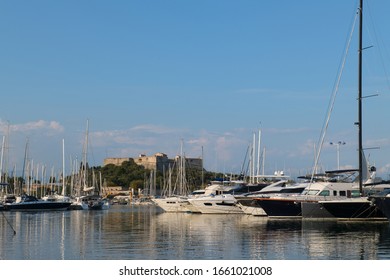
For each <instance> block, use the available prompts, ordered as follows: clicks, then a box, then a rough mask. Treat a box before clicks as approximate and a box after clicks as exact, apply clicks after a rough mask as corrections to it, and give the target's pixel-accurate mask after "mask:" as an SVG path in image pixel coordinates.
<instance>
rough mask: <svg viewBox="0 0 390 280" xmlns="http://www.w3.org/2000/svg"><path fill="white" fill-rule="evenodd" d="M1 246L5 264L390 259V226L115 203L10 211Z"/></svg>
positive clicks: (2, 219)
mask: <svg viewBox="0 0 390 280" xmlns="http://www.w3.org/2000/svg"><path fill="white" fill-rule="evenodd" d="M3 214H4V215H3ZM7 221H8V222H9V223H10V224H11V225H12V226H13V228H14V229H15V231H16V234H14V232H13V230H12V229H11V227H10V226H9V224H8V223H7ZM0 244H1V245H0V246H1V250H0V259H1V260H107V259H109V260H118V259H121V260H152V259H165V260H189V259H198V260H205V259H206V260H207V259H214V260H221V259H224V260H247V259H248V260H256V259H263V260H309V259H311V260H332V259H343V260H360V259H364V260H377V259H387V260H389V259H390V225H389V223H387V222H337V221H326V222H325V221H302V220H271V219H268V218H267V217H254V216H248V215H239V214H237V215H204V214H203V215H202V214H187V213H163V212H161V211H160V210H159V209H158V208H156V207H154V206H123V205H122V206H119V205H118V206H117V205H114V206H112V208H111V209H109V210H107V211H64V212H61V211H60V212H38V213H22V212H3V213H2V214H0Z"/></svg>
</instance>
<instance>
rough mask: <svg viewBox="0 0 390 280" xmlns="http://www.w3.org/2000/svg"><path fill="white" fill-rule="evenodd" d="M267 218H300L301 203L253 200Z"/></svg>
mask: <svg viewBox="0 0 390 280" xmlns="http://www.w3.org/2000/svg"><path fill="white" fill-rule="evenodd" d="M254 200H255V201H256V203H257V204H258V205H259V206H260V207H261V208H263V210H264V211H265V213H267V216H269V217H281V218H282V217H302V209H301V202H300V201H297V200H294V199H280V198H255V199H254Z"/></svg>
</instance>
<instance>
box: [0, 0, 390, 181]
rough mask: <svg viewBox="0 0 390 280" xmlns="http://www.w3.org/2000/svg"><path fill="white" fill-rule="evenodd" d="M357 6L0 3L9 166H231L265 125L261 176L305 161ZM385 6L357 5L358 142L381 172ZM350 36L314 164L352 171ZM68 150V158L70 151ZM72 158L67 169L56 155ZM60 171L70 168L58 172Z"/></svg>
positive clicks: (300, 167)
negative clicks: (360, 25) (147, 160)
mask: <svg viewBox="0 0 390 280" xmlns="http://www.w3.org/2000/svg"><path fill="white" fill-rule="evenodd" d="M357 6H358V1H356V0H348V1H346V0H345V1H336V0H332V1H309V0H298V1H286V0H284V1H281V0H279V1H262V0H257V1H254V0H245V1H231V0H223V1H222V0H214V1H208V0H207V1H206V0H197V1H193V0H182V1H172V0H167V1H156V0H154V1H153V0H150V1H145V0H142V1H124V0H116V1H101V0H97V1H73V0H67V1H43V0H37V1H21V0H15V1H1V2H0V34H1V44H0V50H1V51H0V61H1V63H0V91H1V96H2V101H1V103H0V134H1V135H2V136H3V135H8V136H9V138H8V139H9V144H8V145H7V147H8V148H7V149H6V151H7V153H6V154H7V157H6V158H7V160H6V161H7V166H9V167H8V168H10V169H12V168H13V166H14V165H15V164H16V166H17V168H16V169H17V170H18V169H20V168H18V167H20V166H21V164H22V162H23V159H24V149H25V144H26V142H27V139H28V143H29V158H30V159H33V160H34V162H36V163H41V164H45V165H47V166H48V167H50V166H54V167H55V168H59V169H60V168H61V164H62V139H65V153H66V157H67V162H68V161H69V162H70V161H71V160H70V159H71V158H72V159H74V158H81V154H82V143H83V141H84V135H85V129H86V122H87V120H89V125H90V126H89V128H90V132H89V139H90V144H89V147H90V150H89V153H88V158H89V162H90V164H92V165H101V164H102V163H103V159H104V158H106V157H136V156H138V154H141V153H143V154H147V155H152V154H154V153H157V152H164V153H166V154H167V155H168V156H169V157H174V156H175V155H177V154H178V153H179V151H180V142H181V140H182V139H183V142H184V152H185V154H186V155H187V156H189V157H199V156H201V155H202V147H203V153H204V164H205V167H206V169H208V170H211V171H223V172H227V173H228V172H239V171H240V170H241V166H242V165H243V161H244V158H245V154H246V151H247V148H248V146H249V145H250V144H251V143H252V139H253V133H257V132H258V130H259V129H261V131H262V139H261V143H262V148H265V150H266V157H265V173H267V174H269V173H273V172H274V171H275V170H284V171H285V173H286V174H289V175H292V176H297V175H302V174H304V173H306V172H308V170H310V168H311V167H312V166H313V162H314V150H315V147H316V146H317V143H318V141H319V138H320V136H321V128H322V126H323V123H324V121H325V117H326V114H327V108H328V103H329V100H330V98H331V95H332V92H333V88H334V84H335V81H336V77H337V75H338V69H339V66H340V64H341V61H342V58H343V54H344V52H345V47H346V42H347V40H348V37H349V33H350V32H351V26H352V23H353V20H354V16H355V14H356V10H357ZM389 10H390V2H389V1H386V0H370V1H368V0H367V1H365V10H364V11H365V29H364V32H365V33H364V34H365V37H364V45H365V46H371V45H373V46H374V47H373V48H370V49H367V50H365V51H364V63H365V64H364V67H365V68H364V69H365V72H364V94H363V95H371V94H376V93H378V94H379V95H378V96H377V97H374V98H367V99H364V126H363V131H364V137H363V139H364V147H367V148H372V147H378V148H379V149H370V150H368V152H367V153H369V159H370V162H371V163H373V164H375V165H376V166H377V168H378V170H379V171H380V173H381V175H382V176H383V177H386V178H388V176H389V175H388V174H390V135H389V133H390V132H389V128H388V118H389V116H390V112H389V110H388V104H389V97H390V95H389V77H388V73H389V72H387V71H390V70H388V69H386V67H389V62H390V53H389V52H390V49H389V43H390V42H389V40H390V37H389V36H388V30H387V29H388V28H389V27H390V22H389V21H390V19H389V17H388V15H387V14H386V13H387V12H388V11H389ZM356 34H357V33H356V32H354V35H353V38H352V42H351V47H350V50H349V54H348V57H347V62H346V65H345V69H344V72H343V76H342V79H341V84H340V87H339V91H338V95H337V99H336V103H335V108H334V111H333V113H332V116H331V120H330V124H329V128H328V130H327V133H326V137H325V144H324V147H323V149H322V154H321V159H320V164H321V166H322V167H323V168H324V169H335V168H336V167H337V153H336V147H335V146H331V145H329V142H337V141H345V142H346V145H343V146H342V147H340V165H341V166H342V167H356V166H357V152H356V148H357V130H356V127H355V126H354V122H355V121H356V120H357V102H356V97H357V68H356V63H357V62H356V61H357V38H356ZM68 158H69V159H68ZM67 165H70V163H67ZM67 168H68V167H67Z"/></svg>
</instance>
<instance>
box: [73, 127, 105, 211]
mask: <svg viewBox="0 0 390 280" xmlns="http://www.w3.org/2000/svg"><path fill="white" fill-rule="evenodd" d="M88 137H89V121H88V120H87V128H86V132H85V141H84V148H83V161H82V162H81V166H80V170H79V174H78V175H79V176H78V187H77V190H76V192H77V193H76V195H75V196H74V197H73V199H72V205H71V206H70V209H71V210H106V209H109V208H110V204H109V201H108V200H107V199H106V198H104V197H103V196H102V194H101V188H102V178H101V173H99V184H97V180H96V174H95V173H94V172H92V180H90V179H89V177H88V160H87V153H88V141H89V140H88Z"/></svg>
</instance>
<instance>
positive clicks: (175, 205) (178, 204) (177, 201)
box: [152, 141, 190, 212]
mask: <svg viewBox="0 0 390 280" xmlns="http://www.w3.org/2000/svg"><path fill="white" fill-rule="evenodd" d="M176 164H177V178H176V179H177V180H176V184H175V186H174V190H172V184H171V182H172V181H171V178H172V169H170V170H169V175H168V177H169V179H168V190H167V191H168V193H167V195H166V196H163V197H158V198H153V199H152V202H153V203H155V204H156V205H157V206H158V207H160V208H162V209H163V210H164V211H165V212H188V211H189V208H188V207H187V206H189V205H190V203H189V202H188V197H187V195H188V190H187V179H186V169H185V165H186V163H185V157H184V155H183V141H182V142H181V147H180V156H179V157H177V160H176Z"/></svg>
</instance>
